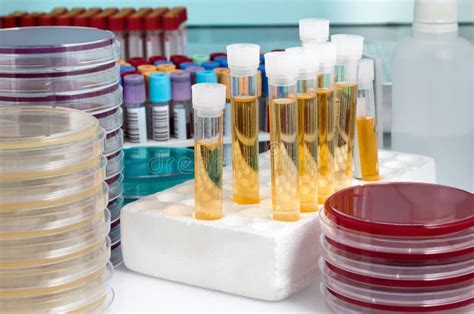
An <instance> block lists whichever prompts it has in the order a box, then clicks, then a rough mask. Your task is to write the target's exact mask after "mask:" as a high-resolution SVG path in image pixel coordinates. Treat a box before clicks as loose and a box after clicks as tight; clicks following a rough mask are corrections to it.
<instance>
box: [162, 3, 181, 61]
mask: <svg viewBox="0 0 474 314" xmlns="http://www.w3.org/2000/svg"><path fill="white" fill-rule="evenodd" d="M178 29H179V18H178V16H177V15H176V14H175V13H174V12H171V11H169V12H166V13H165V14H164V15H163V50H164V55H165V56H166V57H167V58H170V57H171V56H172V55H175V54H178V53H179V51H178V41H179V30H178Z"/></svg>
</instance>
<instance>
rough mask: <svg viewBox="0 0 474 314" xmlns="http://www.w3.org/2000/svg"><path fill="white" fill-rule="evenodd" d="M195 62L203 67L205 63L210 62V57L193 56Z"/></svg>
mask: <svg viewBox="0 0 474 314" xmlns="http://www.w3.org/2000/svg"><path fill="white" fill-rule="evenodd" d="M192 59H193V62H194V63H196V64H197V65H201V64H202V63H203V62H206V61H209V56H208V55H202V54H197V55H193V56H192Z"/></svg>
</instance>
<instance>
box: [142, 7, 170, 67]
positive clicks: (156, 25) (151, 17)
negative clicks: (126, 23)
mask: <svg viewBox="0 0 474 314" xmlns="http://www.w3.org/2000/svg"><path fill="white" fill-rule="evenodd" d="M167 11H168V9H167V8H158V9H155V10H153V11H152V12H150V13H148V14H147V15H145V18H144V28H145V55H146V57H147V58H150V57H151V56H156V55H161V54H163V15H164V14H165V13H166V12H167Z"/></svg>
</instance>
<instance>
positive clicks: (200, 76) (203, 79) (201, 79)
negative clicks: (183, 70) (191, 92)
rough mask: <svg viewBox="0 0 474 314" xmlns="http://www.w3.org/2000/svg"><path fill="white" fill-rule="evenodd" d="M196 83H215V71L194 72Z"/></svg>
mask: <svg viewBox="0 0 474 314" xmlns="http://www.w3.org/2000/svg"><path fill="white" fill-rule="evenodd" d="M196 83H217V76H216V73H215V72H214V71H212V70H204V71H200V72H196Z"/></svg>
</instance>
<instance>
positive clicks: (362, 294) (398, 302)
mask: <svg viewBox="0 0 474 314" xmlns="http://www.w3.org/2000/svg"><path fill="white" fill-rule="evenodd" d="M319 266H320V270H321V273H322V281H323V283H324V285H325V286H326V288H327V289H328V290H329V291H330V292H331V293H332V294H333V295H335V296H337V297H338V298H341V299H342V298H347V299H350V300H355V301H358V302H361V303H363V304H364V305H366V306H367V307H374V308H376V309H382V310H391V311H399V312H407V311H411V312H419V311H443V310H450V309H456V308H459V307H464V306H467V305H469V304H472V303H473V302H474V295H473V290H472V287H473V284H474V280H470V281H466V282H463V283H460V284H455V285H446V286H441V287H430V286H426V287H423V288H416V289H413V288H400V287H390V286H384V287H379V286H374V285H368V284H365V283H360V282H357V281H353V280H350V279H348V278H346V277H343V276H341V275H338V274H336V273H334V272H333V271H331V270H330V269H329V268H328V267H327V266H326V263H325V262H324V260H323V259H320V261H319Z"/></svg>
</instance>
